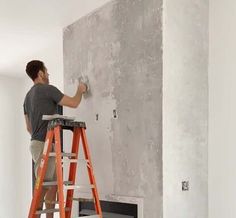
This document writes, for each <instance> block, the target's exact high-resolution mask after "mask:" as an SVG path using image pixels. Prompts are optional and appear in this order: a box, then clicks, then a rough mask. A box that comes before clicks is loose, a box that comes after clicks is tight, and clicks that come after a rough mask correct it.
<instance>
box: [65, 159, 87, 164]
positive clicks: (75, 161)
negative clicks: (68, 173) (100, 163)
mask: <svg viewBox="0 0 236 218" xmlns="http://www.w3.org/2000/svg"><path fill="white" fill-rule="evenodd" d="M79 161H84V162H87V163H88V162H89V160H87V159H63V160H61V162H62V163H78V162H79Z"/></svg>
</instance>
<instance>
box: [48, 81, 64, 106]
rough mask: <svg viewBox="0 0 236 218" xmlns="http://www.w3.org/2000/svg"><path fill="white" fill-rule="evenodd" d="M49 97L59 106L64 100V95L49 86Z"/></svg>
mask: <svg viewBox="0 0 236 218" xmlns="http://www.w3.org/2000/svg"><path fill="white" fill-rule="evenodd" d="M48 88H49V90H48V95H49V97H50V98H51V99H52V100H53V101H54V102H55V103H56V104H58V103H59V102H60V101H61V99H62V98H63V96H64V94H63V93H62V92H61V91H60V90H59V89H58V88H56V87H55V86H52V85H49V86H48Z"/></svg>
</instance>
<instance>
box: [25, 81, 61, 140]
mask: <svg viewBox="0 0 236 218" xmlns="http://www.w3.org/2000/svg"><path fill="white" fill-rule="evenodd" d="M63 96H64V95H63V94H62V92H61V91H60V90H59V89H57V88H56V87H55V86H52V85H47V84H35V85H34V86H33V87H32V88H31V89H30V90H29V92H28V93H27V94H26V97H25V101H24V114H27V115H28V117H29V121H30V124H31V127H32V136H31V140H38V141H45V137H46V134H47V125H48V121H45V120H42V116H43V115H52V114H55V113H57V105H58V103H59V102H60V101H61V99H62V98H63Z"/></svg>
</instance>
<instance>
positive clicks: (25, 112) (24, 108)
mask: <svg viewBox="0 0 236 218" xmlns="http://www.w3.org/2000/svg"><path fill="white" fill-rule="evenodd" d="M23 110H24V115H26V114H27V111H26V107H25V103H24V104H23Z"/></svg>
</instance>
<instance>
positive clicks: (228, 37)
mask: <svg viewBox="0 0 236 218" xmlns="http://www.w3.org/2000/svg"><path fill="white" fill-rule="evenodd" d="M235 16H236V2H235V1H234V0H225V1H220V0H210V26H209V28H210V38H209V39H210V40H209V41H210V48H209V50H210V53H209V87H210V90H209V91H210V93H209V94H210V95H209V96H210V102H209V218H222V217H224V218H226V217H227V218H235V217H236V207H235V201H236V186H235V184H236V170H235V166H236V85H235V84H236V61H235V59H236V40H235V39H236V25H235V19H236V17H235Z"/></svg>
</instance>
